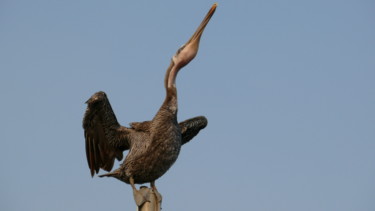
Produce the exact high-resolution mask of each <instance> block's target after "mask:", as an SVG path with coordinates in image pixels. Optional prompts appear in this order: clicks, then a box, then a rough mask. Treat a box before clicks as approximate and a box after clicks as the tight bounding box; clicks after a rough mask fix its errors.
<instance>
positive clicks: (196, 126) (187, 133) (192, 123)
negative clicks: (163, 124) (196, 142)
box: [178, 116, 207, 144]
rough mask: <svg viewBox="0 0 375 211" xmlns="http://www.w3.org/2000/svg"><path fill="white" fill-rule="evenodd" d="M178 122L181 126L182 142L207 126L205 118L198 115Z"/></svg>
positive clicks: (184, 142) (185, 141) (187, 140)
mask: <svg viewBox="0 0 375 211" xmlns="http://www.w3.org/2000/svg"><path fill="white" fill-rule="evenodd" d="M178 124H179V125H180V127H181V134H182V144H186V143H187V142H189V141H190V140H191V139H193V138H194V137H195V136H196V135H198V133H199V131H200V130H202V129H203V128H205V127H206V126H207V119H206V117H204V116H198V117H194V118H191V119H188V120H185V121H183V122H180V123H178Z"/></svg>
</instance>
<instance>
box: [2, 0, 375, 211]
mask: <svg viewBox="0 0 375 211" xmlns="http://www.w3.org/2000/svg"><path fill="white" fill-rule="evenodd" d="M213 3H214V2H213V1H206V0H191V1H172V0H166V1H144V0H141V1H119V0H117V1H88V0H78V1H47V0H45V1H43V0H36V1H22V0H19V1H17V0H15V1H10V0H3V1H1V3H0V93H1V101H0V102H1V107H0V108H1V109H0V117H1V118H0V128H1V132H0V140H1V146H0V166H1V173H0V210H7V211H13V210H31V211H34V210H35V211H44V210H46V211H49V210H54V211H60V210H61V211H63V210H64V211H65V210H77V211H78V210H91V211H96V210H135V204H134V201H133V198H132V191H131V188H130V186H129V185H126V184H124V183H121V182H119V181H117V180H115V179H111V178H98V177H94V178H91V176H90V173H89V169H88V167H87V162H86V157H85V148H84V137H83V130H82V126H81V123H82V117H83V113H84V111H85V104H84V102H85V101H86V100H87V99H88V98H89V97H90V96H91V95H92V94H93V93H94V92H96V91H99V90H102V91H105V92H106V93H107V95H108V97H109V99H110V101H111V104H112V106H113V109H114V111H115V113H116V115H117V118H118V120H119V122H120V123H121V124H123V125H128V123H129V122H133V121H143V120H149V119H151V118H152V117H153V115H154V114H155V113H156V111H157V110H158V108H159V106H160V105H161V103H162V101H163V99H164V94H165V92H164V88H163V78H164V72H165V70H166V68H167V66H168V65H169V61H170V58H171V56H172V55H173V54H174V53H175V51H176V50H177V49H178V47H179V46H180V45H181V44H183V43H184V42H185V41H186V40H187V39H188V38H189V37H190V35H191V34H192V32H193V31H194V30H195V28H196V27H197V26H198V24H199V23H200V21H201V20H202V18H203V17H204V15H205V14H206V12H207V11H208V9H209V8H210V7H211V5H212V4H213ZM218 4H219V5H218V8H217V11H216V13H215V15H214V17H213V18H212V20H211V22H210V23H209V25H208V27H207V28H206V31H205V33H204V34H203V38H202V40H201V47H200V52H199V53H198V56H197V57H196V59H195V60H194V61H193V62H192V63H191V64H189V65H188V66H187V67H185V68H184V69H183V70H182V71H181V72H180V74H179V77H178V80H177V86H178V91H179V120H184V119H187V118H190V117H193V116H197V115H205V116H206V117H207V118H208V120H209V125H208V127H207V128H206V129H205V130H204V131H202V132H201V133H200V134H199V136H198V137H197V138H195V139H194V140H193V141H192V142H190V143H189V144H187V145H185V146H184V147H183V149H182V152H181V154H180V157H179V159H178V160H177V162H176V163H175V165H174V166H173V167H172V168H171V169H170V170H169V171H168V172H167V173H166V174H165V175H164V176H163V177H162V178H161V179H159V180H158V181H157V182H156V184H157V186H158V188H159V191H160V192H161V193H162V194H163V196H164V202H163V208H164V209H163V210H180V211H181V210H182V211H185V210H186V211H189V210H262V211H276V210H277V211H300V210H308V211H309V210H311V211H316V210H319V211H332V210H340V211H346V210H348V211H349V210H361V211H362V210H363V211H367V210H368V211H373V210H375V200H374V196H375V180H374V178H375V109H374V108H375V23H374V20H375V3H374V1H370V0H367V1H365V0H316V1H297V0H292V1H276V0H270V1H260V0H256V1H249V0H237V1H221V2H220V1H219V2H218ZM117 165H118V164H116V166H117Z"/></svg>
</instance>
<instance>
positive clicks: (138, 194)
mask: <svg viewBox="0 0 375 211" xmlns="http://www.w3.org/2000/svg"><path fill="white" fill-rule="evenodd" d="M129 182H130V185H131V186H132V188H133V196H134V201H135V203H136V204H137V206H138V207H139V206H141V205H142V204H144V203H145V202H147V201H148V202H149V201H150V200H149V198H150V196H149V191H147V189H145V188H141V189H140V190H137V188H136V187H135V185H134V178H133V177H130V178H129Z"/></svg>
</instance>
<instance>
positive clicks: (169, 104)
mask: <svg viewBox="0 0 375 211" xmlns="http://www.w3.org/2000/svg"><path fill="white" fill-rule="evenodd" d="M166 91H167V94H166V96H165V100H164V103H163V105H162V108H163V109H165V110H167V111H168V112H171V113H172V114H173V115H177V110H178V102H177V89H176V86H172V87H167V89H166Z"/></svg>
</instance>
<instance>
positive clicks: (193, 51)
mask: <svg viewBox="0 0 375 211" xmlns="http://www.w3.org/2000/svg"><path fill="white" fill-rule="evenodd" d="M216 7H217V4H216V3H215V4H214V5H212V7H211V9H210V10H209V11H208V13H207V15H206V17H205V18H204V19H203V21H202V22H201V24H200V25H199V27H198V29H197V30H196V31H195V33H194V34H193V36H191V38H190V39H189V40H188V41H187V42H186V43H185V44H184V45H182V46H181V47H180V48H179V49H178V50H177V52H176V54H175V55H174V56H173V57H172V63H173V65H172V71H171V76H170V78H169V84H168V85H171V84H174V83H175V79H176V75H177V72H178V71H179V70H180V69H181V68H183V67H184V66H185V65H187V64H189V62H191V60H193V59H194V57H195V56H196V55H197V53H198V49H199V41H200V39H201V37H202V34H203V31H204V29H205V28H206V26H207V24H208V22H209V21H210V19H211V17H212V16H213V14H214V13H215V10H216Z"/></svg>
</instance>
